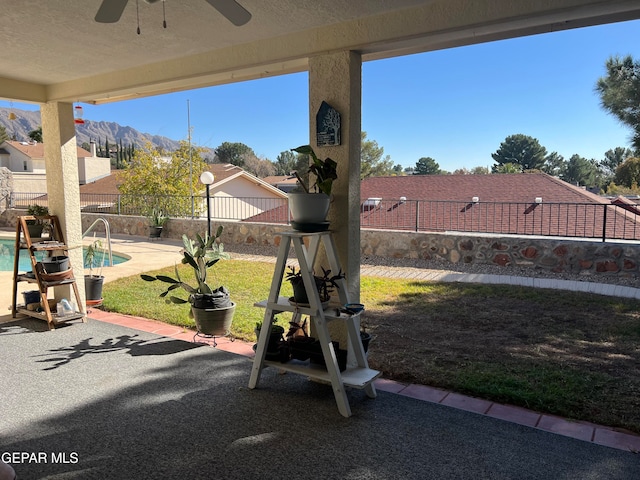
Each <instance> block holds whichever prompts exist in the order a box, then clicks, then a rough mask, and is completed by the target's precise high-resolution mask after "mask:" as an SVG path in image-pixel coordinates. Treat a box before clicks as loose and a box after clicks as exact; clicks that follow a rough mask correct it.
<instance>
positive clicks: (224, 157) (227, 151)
mask: <svg viewBox="0 0 640 480" xmlns="http://www.w3.org/2000/svg"><path fill="white" fill-rule="evenodd" d="M215 152H216V157H217V158H218V162H220V163H230V164H231V165H236V166H238V167H241V168H242V167H244V162H245V156H247V155H253V156H255V155H256V154H255V153H254V152H253V150H252V149H251V148H250V147H248V146H247V145H245V144H244V143H239V142H236V143H231V142H222V144H220V146H219V147H218V148H216V150H215Z"/></svg>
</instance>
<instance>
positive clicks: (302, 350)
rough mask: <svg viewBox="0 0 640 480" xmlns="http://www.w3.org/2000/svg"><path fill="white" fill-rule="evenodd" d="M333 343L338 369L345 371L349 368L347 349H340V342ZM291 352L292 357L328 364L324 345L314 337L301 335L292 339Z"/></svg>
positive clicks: (318, 363) (317, 363)
mask: <svg viewBox="0 0 640 480" xmlns="http://www.w3.org/2000/svg"><path fill="white" fill-rule="evenodd" d="M331 343H332V344H333V350H334V352H335V353H336V359H337V360H338V369H339V370H340V371H341V372H343V371H344V370H346V368H347V351H346V350H340V348H339V347H340V344H339V343H338V342H331ZM289 352H290V354H291V358H294V359H296V360H303V361H304V360H309V361H310V362H311V363H313V364H316V365H323V366H326V362H325V360H324V355H323V354H322V346H321V345H320V342H319V341H318V340H316V339H315V338H313V337H299V339H298V340H291V341H290V342H289Z"/></svg>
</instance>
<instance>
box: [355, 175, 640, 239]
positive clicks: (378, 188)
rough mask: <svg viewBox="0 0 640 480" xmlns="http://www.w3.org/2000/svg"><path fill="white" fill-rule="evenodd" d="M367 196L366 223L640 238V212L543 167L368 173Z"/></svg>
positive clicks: (369, 225) (388, 226)
mask: <svg viewBox="0 0 640 480" xmlns="http://www.w3.org/2000/svg"><path fill="white" fill-rule="evenodd" d="M402 197H406V200H401V198H402ZM473 197H478V202H477V203H476V202H474V201H473V200H472V199H473ZM369 198H381V199H382V201H380V202H379V203H377V204H375V205H373V206H367V204H366V203H365V202H366V200H367V199H369ZM536 198H540V199H541V202H540V203H537V202H536ZM361 199H362V206H363V208H362V214H361V226H362V227H364V228H379V229H398V230H418V231H463V232H480V233H482V232H488V233H498V234H530V235H552V236H576V237H595V238H599V237H601V236H602V235H603V233H605V234H606V236H607V237H608V238H612V237H616V238H627V239H636V238H640V226H637V225H636V215H635V214H633V213H630V212H629V211H625V210H623V209H620V208H615V207H613V206H611V202H609V201H608V200H607V199H605V198H603V197H600V196H598V195H595V194H592V193H590V192H588V191H586V190H584V189H581V188H579V187H574V186H572V185H570V184H568V183H566V182H563V181H562V180H559V179H556V178H553V177H551V176H549V175H546V174H542V173H540V174H504V175H503V174H500V175H497V174H496V175H415V176H408V177H374V178H367V179H365V180H364V181H363V182H362V188H361ZM369 203H370V202H369ZM627 210H629V209H628V208H627ZM605 215H606V228H605V227H603V224H604V220H605ZM603 231H604V232H603Z"/></svg>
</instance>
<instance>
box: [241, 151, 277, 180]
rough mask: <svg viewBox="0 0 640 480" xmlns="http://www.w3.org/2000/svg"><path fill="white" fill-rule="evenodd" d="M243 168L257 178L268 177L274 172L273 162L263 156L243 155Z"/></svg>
mask: <svg viewBox="0 0 640 480" xmlns="http://www.w3.org/2000/svg"><path fill="white" fill-rule="evenodd" d="M244 169H245V170H246V171H247V172H249V173H251V174H252V175H255V176H256V177H258V178H264V177H269V176H271V175H275V173H276V169H275V166H274V165H273V162H270V161H269V160H267V159H264V158H258V157H256V156H255V155H247V156H246V157H245V162H244Z"/></svg>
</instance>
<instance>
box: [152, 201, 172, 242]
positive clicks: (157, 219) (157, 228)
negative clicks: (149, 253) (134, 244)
mask: <svg viewBox="0 0 640 480" xmlns="http://www.w3.org/2000/svg"><path fill="white" fill-rule="evenodd" d="M148 218H149V238H160V235H162V227H164V224H165V223H167V220H168V219H169V217H167V216H166V215H165V213H164V212H163V211H162V209H160V208H158V207H155V208H154V209H153V210H151V213H150V214H149V216H148Z"/></svg>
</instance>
